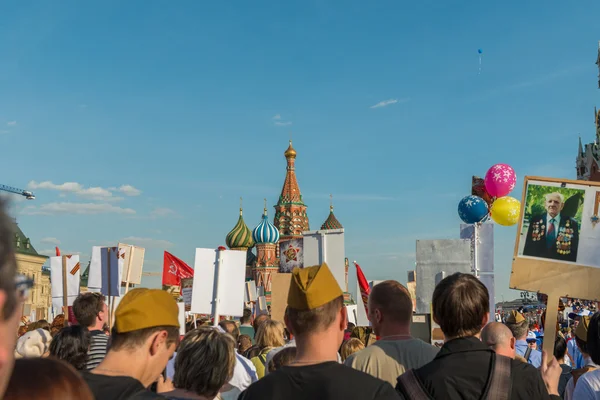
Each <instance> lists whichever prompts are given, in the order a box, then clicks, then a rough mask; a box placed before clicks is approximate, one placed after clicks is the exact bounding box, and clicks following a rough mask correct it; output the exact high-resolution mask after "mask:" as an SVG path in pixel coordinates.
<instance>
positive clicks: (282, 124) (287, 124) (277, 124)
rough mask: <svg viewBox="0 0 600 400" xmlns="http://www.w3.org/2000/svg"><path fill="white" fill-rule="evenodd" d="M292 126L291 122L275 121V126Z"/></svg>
mask: <svg viewBox="0 0 600 400" xmlns="http://www.w3.org/2000/svg"><path fill="white" fill-rule="evenodd" d="M291 124H292V123H291V122H290V121H275V126H290V125H291Z"/></svg>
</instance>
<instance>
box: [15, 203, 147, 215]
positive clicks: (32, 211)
mask: <svg viewBox="0 0 600 400" xmlns="http://www.w3.org/2000/svg"><path fill="white" fill-rule="evenodd" d="M22 212H23V214H25V215H64V214H75V215H97V214H135V210H133V209H131V208H122V207H117V206H114V205H112V204H108V203H69V202H64V203H47V204H42V205H40V206H27V207H25V208H23V211H22Z"/></svg>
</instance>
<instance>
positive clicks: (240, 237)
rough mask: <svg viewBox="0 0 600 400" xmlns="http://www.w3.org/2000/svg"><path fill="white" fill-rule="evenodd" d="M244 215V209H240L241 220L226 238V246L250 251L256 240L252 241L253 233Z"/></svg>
mask: <svg viewBox="0 0 600 400" xmlns="http://www.w3.org/2000/svg"><path fill="white" fill-rule="evenodd" d="M242 214H243V211H242V208H240V218H239V219H238V222H237V224H235V226H234V227H233V229H232V230H231V232H229V233H228V234H227V237H226V238H225V244H227V247H229V248H230V249H250V248H252V246H254V240H252V231H251V230H250V228H248V226H247V225H246V223H245V222H244V217H243V216H242Z"/></svg>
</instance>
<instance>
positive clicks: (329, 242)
mask: <svg viewBox="0 0 600 400" xmlns="http://www.w3.org/2000/svg"><path fill="white" fill-rule="evenodd" d="M302 235H303V253H304V267H310V266H313V265H321V264H323V263H327V266H328V267H329V269H330V270H331V273H332V274H333V276H334V277H335V280H336V281H337V283H338V285H340V289H342V290H345V289H346V255H345V253H344V230H343V229H331V230H324V231H310V232H304V233H303V234H302Z"/></svg>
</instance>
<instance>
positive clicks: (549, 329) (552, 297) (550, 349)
mask: <svg viewBox="0 0 600 400" xmlns="http://www.w3.org/2000/svg"><path fill="white" fill-rule="evenodd" d="M559 302H560V295H558V294H556V293H549V294H548V304H546V321H545V323H544V343H543V348H544V351H545V352H547V353H548V356H552V355H553V354H554V341H555V339H556V333H557V332H556V321H558V304H559Z"/></svg>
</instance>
